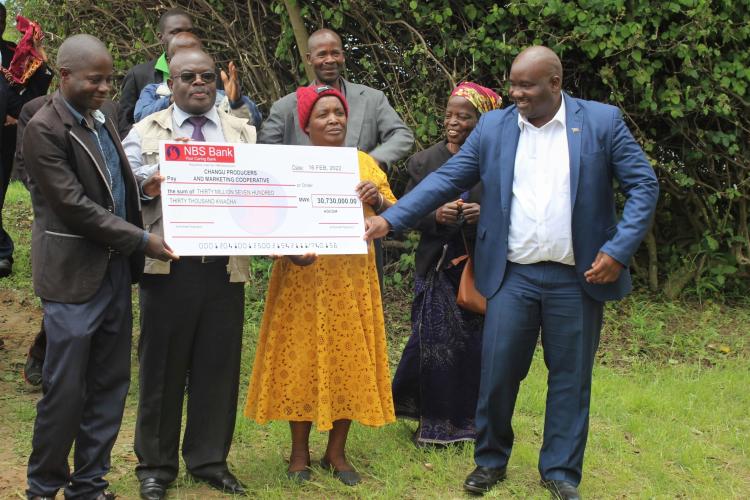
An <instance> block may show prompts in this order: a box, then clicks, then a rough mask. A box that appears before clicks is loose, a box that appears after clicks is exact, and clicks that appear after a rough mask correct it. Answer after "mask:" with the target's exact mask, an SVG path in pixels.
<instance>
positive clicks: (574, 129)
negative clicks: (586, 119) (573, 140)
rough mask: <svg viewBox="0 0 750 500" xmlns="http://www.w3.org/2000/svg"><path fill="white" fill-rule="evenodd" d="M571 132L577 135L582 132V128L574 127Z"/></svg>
mask: <svg viewBox="0 0 750 500" xmlns="http://www.w3.org/2000/svg"><path fill="white" fill-rule="evenodd" d="M570 130H571V131H572V132H573V133H574V134H577V133H579V132H580V131H581V129H580V128H577V127H573V128H571V129H570Z"/></svg>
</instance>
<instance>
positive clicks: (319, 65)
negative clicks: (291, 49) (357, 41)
mask: <svg viewBox="0 0 750 500" xmlns="http://www.w3.org/2000/svg"><path fill="white" fill-rule="evenodd" d="M308 50H309V52H308V53H307V62H308V63H310V65H311V66H312V67H313V70H314V71H315V77H316V78H317V79H318V81H319V82H321V83H325V84H326V85H331V86H332V87H333V86H336V83H337V82H338V80H339V77H340V76H341V72H342V71H343V70H344V61H345V59H344V49H343V47H342V46H341V40H340V39H339V37H338V36H336V35H335V34H333V33H328V32H323V33H320V34H317V35H315V36H311V37H310V41H309V45H308Z"/></svg>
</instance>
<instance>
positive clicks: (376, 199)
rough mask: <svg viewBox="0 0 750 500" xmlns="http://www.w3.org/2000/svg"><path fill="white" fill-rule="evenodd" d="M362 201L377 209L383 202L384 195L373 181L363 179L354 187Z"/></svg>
mask: <svg viewBox="0 0 750 500" xmlns="http://www.w3.org/2000/svg"><path fill="white" fill-rule="evenodd" d="M354 190H355V191H357V196H359V200H360V201H361V202H362V203H367V204H368V205H370V206H371V207H372V208H374V209H375V210H377V209H378V208H380V206H381V205H382V204H383V196H382V195H381V194H380V191H378V187H377V186H376V185H375V184H374V183H373V182H372V181H362V182H360V183H359V184H357V187H355V188H354Z"/></svg>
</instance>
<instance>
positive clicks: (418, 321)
mask: <svg viewBox="0 0 750 500" xmlns="http://www.w3.org/2000/svg"><path fill="white" fill-rule="evenodd" d="M462 270H463V263H462V264H460V265H458V266H455V267H451V268H449V269H445V270H441V271H435V270H434V269H433V270H430V272H429V273H428V274H427V275H426V276H425V277H417V278H416V280H415V292H414V302H413V304H412V333H411V336H410V337H409V340H408V342H407V344H406V347H405V348H404V353H403V356H402V357H401V361H400V362H399V365H398V368H397V370H396V375H395V377H394V379H393V399H394V405H395V410H396V416H398V417H405V418H412V419H416V420H418V421H419V427H418V428H417V431H416V434H415V441H416V443H417V444H418V445H419V444H427V443H432V444H449V443H454V442H458V441H472V440H474V439H475V437H476V431H475V428H474V413H475V411H476V406H477V397H478V395H479V376H480V372H481V367H480V361H481V349H482V326H483V322H484V317H483V316H481V315H478V314H474V313H472V312H469V311H466V310H464V309H461V308H460V307H459V306H458V305H457V304H456V293H457V291H458V284H459V281H460V279H461V271H462Z"/></svg>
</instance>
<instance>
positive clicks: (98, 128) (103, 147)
mask: <svg viewBox="0 0 750 500" xmlns="http://www.w3.org/2000/svg"><path fill="white" fill-rule="evenodd" d="M65 104H66V105H67V106H68V109H69V110H70V113H71V114H72V115H73V118H75V119H76V121H77V122H78V123H80V124H81V126H82V127H83V128H84V129H86V130H87V131H89V132H90V133H91V134H92V135H93V136H94V138H95V139H96V143H97V145H98V146H99V152H100V153H101V154H102V157H103V158H104V162H105V163H106V167H107V174H108V176H109V179H108V180H109V187H110V189H111V190H112V198H114V202H115V207H114V208H115V215H117V216H118V217H122V218H123V219H125V218H126V217H127V209H126V208H125V180H124V179H123V177H122V164H121V162H120V155H119V154H118V152H117V146H115V143H114V141H113V140H112V136H110V135H109V131H108V130H107V128H106V127H105V126H104V123H105V121H106V118H105V117H104V113H102V112H101V111H99V110H98V109H97V110H94V111H93V112H92V113H91V116H92V118H94V128H93V129H92V128H91V127H90V126H89V124H88V122H87V121H86V120H85V119H84V118H83V115H82V114H81V113H79V112H78V111H77V110H76V109H75V108H74V107H73V106H71V105H70V103H68V101H65Z"/></svg>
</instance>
